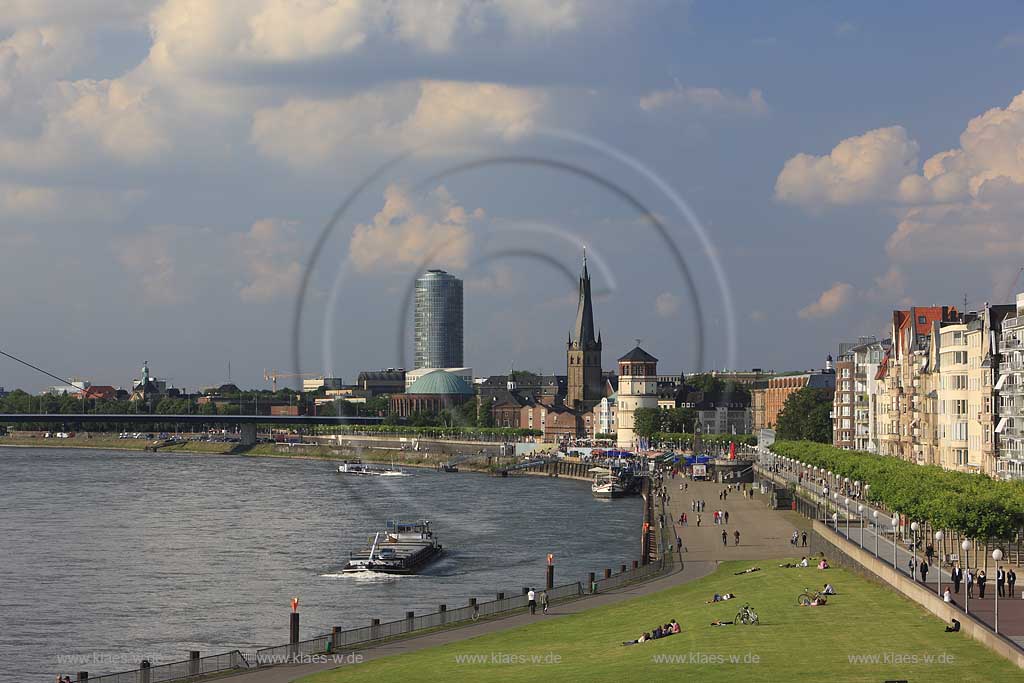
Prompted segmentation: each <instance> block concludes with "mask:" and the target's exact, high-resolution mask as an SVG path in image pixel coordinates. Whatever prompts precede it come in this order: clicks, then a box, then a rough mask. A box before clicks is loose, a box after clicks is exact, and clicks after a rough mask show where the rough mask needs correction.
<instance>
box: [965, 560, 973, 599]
mask: <svg viewBox="0 0 1024 683" xmlns="http://www.w3.org/2000/svg"><path fill="white" fill-rule="evenodd" d="M966 579H967V581H966V583H967V597H969V598H973V597H974V570H973V569H971V568H970V567H968V568H967V574H966Z"/></svg>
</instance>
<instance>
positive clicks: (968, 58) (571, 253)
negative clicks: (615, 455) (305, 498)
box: [0, 0, 1024, 390]
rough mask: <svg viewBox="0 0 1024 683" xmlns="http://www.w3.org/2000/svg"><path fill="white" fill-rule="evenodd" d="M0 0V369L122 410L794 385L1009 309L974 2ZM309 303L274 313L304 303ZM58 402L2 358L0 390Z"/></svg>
mask: <svg viewBox="0 0 1024 683" xmlns="http://www.w3.org/2000/svg"><path fill="white" fill-rule="evenodd" d="M986 8H987V10H986V11H985V12H977V11H976V9H975V8H972V7H970V6H968V5H965V4H963V3H953V2H927V3H925V2H907V3H898V4H897V5H895V6H892V5H887V4H883V3H860V4H857V5H851V4H849V3H838V2H834V3H833V2H790V3H784V4H779V3H754V2H748V3H739V2H735V3H733V2H730V3H723V2H704V1H700V0H694V1H692V2H683V1H680V0H675V1H673V0H644V1H642V2H625V1H613V0H586V1H584V0H383V1H381V0H302V1H298V0H292V1H286V0H76V2H74V3H70V4H69V3H67V2H64V1H63V0H0V234H2V235H3V237H4V246H3V249H0V283H2V287H0V311H2V312H3V323H2V328H0V329H2V330H3V334H2V336H0V349H2V350H4V351H6V352H7V353H11V354H14V355H17V356H19V357H22V358H24V359H26V360H28V361H30V362H33V363H35V364H37V365H40V366H42V367H43V368H45V369H47V370H49V371H51V372H53V373H55V374H57V375H59V376H63V377H72V376H77V377H84V378H87V379H89V380H91V381H92V382H93V383H95V384H112V385H115V386H125V385H129V384H130V382H131V380H132V378H134V377H137V376H138V374H139V373H138V368H139V367H140V366H141V364H142V362H143V361H148V362H149V364H150V366H151V367H152V371H153V373H154V375H156V376H158V377H163V378H167V379H169V380H170V381H171V383H172V384H174V385H176V386H181V387H186V388H198V387H201V386H207V385H213V384H219V383H221V382H224V381H226V380H228V378H229V374H228V372H229V371H228V368H229V365H230V379H231V380H232V381H234V382H236V383H238V384H240V385H243V386H249V387H258V386H269V385H268V383H267V382H265V381H264V379H263V374H264V371H265V370H278V371H279V372H282V373H284V372H296V371H298V372H308V373H318V374H319V373H324V374H329V375H335V376H341V377H343V378H344V379H346V380H354V379H355V375H356V374H357V373H358V372H359V371H361V370H367V369H377V368H385V367H411V365H412V353H411V341H412V339H411V337H412V329H411V308H410V307H409V295H410V291H411V290H410V287H411V283H412V282H413V280H414V279H415V276H416V274H417V273H418V272H420V271H422V270H424V269H426V268H434V267H438V268H445V269H447V270H449V271H450V272H453V273H455V274H456V275H458V276H460V277H462V278H463V279H464V280H465V310H466V313H465V328H466V333H465V339H466V342H465V356H466V364H467V365H469V366H471V367H473V368H474V369H475V371H476V373H477V374H478V375H487V374H495V373H502V372H504V371H505V370H506V369H507V368H509V367H510V366H512V365H514V366H515V367H516V368H522V369H531V370H537V371H543V372H560V373H564V371H565V347H564V342H565V341H566V338H567V335H568V333H569V330H570V328H571V326H572V322H573V319H574V316H575V301H576V293H575V287H576V277H577V274H578V272H579V269H580V266H581V261H582V255H583V250H584V247H585V248H586V250H587V256H588V266H589V270H590V272H591V275H592V278H593V289H594V294H595V302H594V303H595V323H596V325H597V326H598V327H599V328H600V330H601V332H602V336H603V341H604V348H605V351H604V358H603V362H604V366H605V367H606V368H609V369H610V368H612V367H613V365H614V360H615V359H616V358H617V357H618V356H620V355H622V354H623V353H625V352H627V351H628V350H629V349H630V348H632V346H633V345H634V344H636V343H637V342H636V340H637V339H640V340H641V343H642V345H643V346H644V348H646V349H647V350H649V351H650V352H651V353H653V354H654V355H655V356H657V357H658V358H659V359H660V364H659V370H660V371H661V372H663V373H675V372H680V371H686V372H693V371H698V370H705V369H712V368H718V369H721V368H725V367H732V368H751V367H760V368H764V369H775V370H779V371H782V370H793V369H809V368H816V367H821V366H822V364H823V362H824V357H825V355H826V354H828V353H829V352H833V353H834V352H835V350H836V348H837V347H838V344H839V343H840V342H841V341H845V340H851V339H856V338H857V337H858V336H861V335H872V334H873V335H877V336H880V337H881V336H884V335H885V334H886V331H887V320H888V319H889V316H890V313H891V311H892V310H893V309H894V308H901V307H906V306H908V305H957V306H962V305H963V302H964V300H965V298H966V301H967V304H968V308H969V309H974V308H977V307H978V306H981V305H983V304H984V303H985V302H993V303H1008V302H1010V301H1012V300H1013V293H1014V292H1015V291H1021V290H1024V281H1020V282H1016V283H1015V282H1014V278H1015V276H1016V274H1017V272H1018V270H1019V269H1020V268H1021V267H1022V266H1024V221H1022V220H1021V218H1022V216H1024V81H1022V79H1021V75H1020V74H1021V70H1020V65H1021V63H1024V9H1022V8H1021V7H1020V5H1019V4H1018V3H1014V2H992V3H989V4H987V5H986ZM300 302H301V305H300ZM52 383H53V382H52V381H51V380H50V379H49V378H47V377H45V376H42V375H39V374H38V373H35V372H34V371H31V370H29V369H27V368H24V367H22V366H19V365H17V364H16V363H13V362H11V361H6V360H5V361H3V362H2V363H0V386H4V387H6V388H7V389H12V388H14V387H23V388H26V389H29V390H39V389H41V388H42V387H45V386H49V385H50V384H52Z"/></svg>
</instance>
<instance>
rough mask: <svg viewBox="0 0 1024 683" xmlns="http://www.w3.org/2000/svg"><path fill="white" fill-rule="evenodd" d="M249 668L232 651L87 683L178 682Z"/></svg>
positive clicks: (91, 678)
mask: <svg viewBox="0 0 1024 683" xmlns="http://www.w3.org/2000/svg"><path fill="white" fill-rule="evenodd" d="M251 666H255V664H254V663H250V662H249V661H248V660H247V659H246V657H245V655H243V654H242V653H241V651H239V650H232V651H231V652H225V653H224V654H219V655H211V656H209V657H200V658H199V659H186V660H185V661H182V662H174V663H171V664H160V665H158V666H153V667H150V668H148V669H135V670H133V671H122V672H121V673H116V674H107V675H105V676H95V677H93V676H90V677H89V683H94V682H95V681H99V683H165V682H166V681H180V680H182V679H188V678H196V677H198V676H205V675H207V674H214V673H220V672H222V671H231V670H234V669H248V668H250V667H251ZM76 680H77V679H76Z"/></svg>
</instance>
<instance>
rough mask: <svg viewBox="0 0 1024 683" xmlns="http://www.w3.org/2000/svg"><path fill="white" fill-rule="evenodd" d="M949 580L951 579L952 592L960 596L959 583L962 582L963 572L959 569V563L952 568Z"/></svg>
mask: <svg viewBox="0 0 1024 683" xmlns="http://www.w3.org/2000/svg"><path fill="white" fill-rule="evenodd" d="M950 578H952V579H953V592H954V593H956V594H957V595H960V582H961V581H963V580H964V570H963V569H961V568H960V564H959V563H957V564H956V565H954V566H953V571H952V573H951V574H950Z"/></svg>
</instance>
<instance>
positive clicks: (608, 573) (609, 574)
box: [604, 567, 612, 579]
mask: <svg viewBox="0 0 1024 683" xmlns="http://www.w3.org/2000/svg"><path fill="white" fill-rule="evenodd" d="M604 578H606V579H610V578H612V570H611V569H609V568H607V567H605V570H604Z"/></svg>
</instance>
